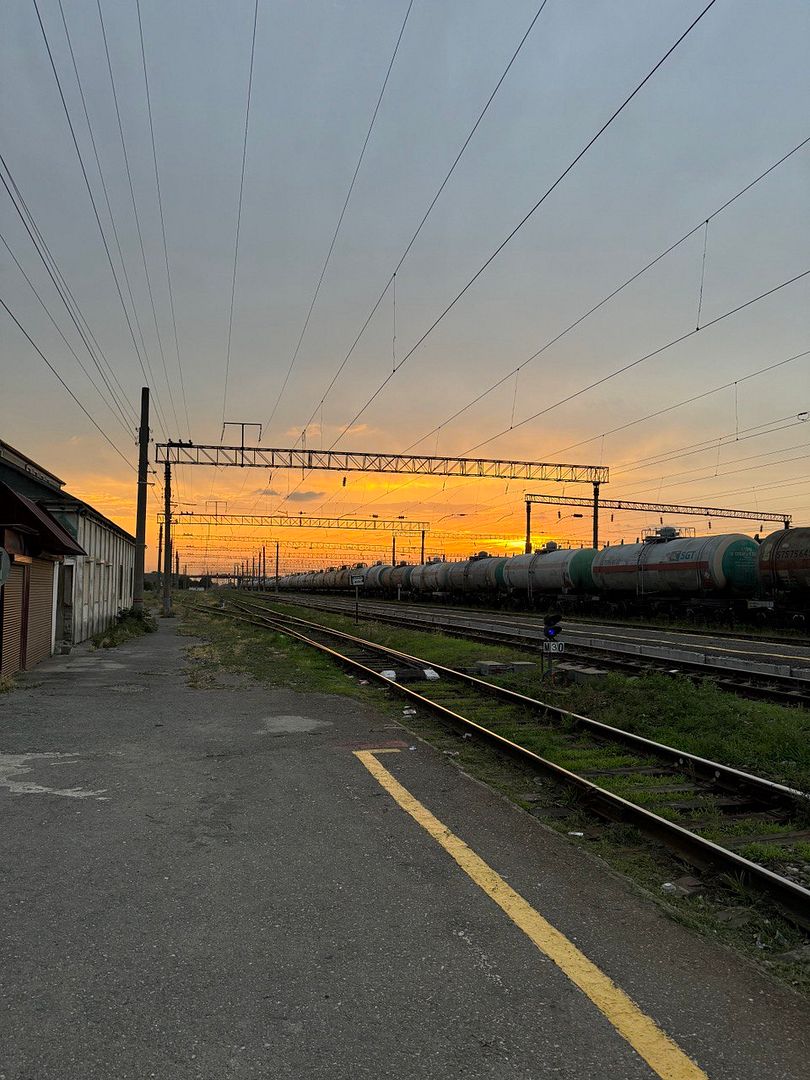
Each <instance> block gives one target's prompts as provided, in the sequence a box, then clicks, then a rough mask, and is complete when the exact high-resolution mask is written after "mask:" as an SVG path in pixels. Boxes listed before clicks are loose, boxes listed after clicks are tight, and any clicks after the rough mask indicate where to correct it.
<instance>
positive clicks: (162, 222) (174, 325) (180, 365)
mask: <svg viewBox="0 0 810 1080" xmlns="http://www.w3.org/2000/svg"><path fill="white" fill-rule="evenodd" d="M135 8H136V11H137V13H138V36H139V39H140V46H141V63H142V66H143V82H144V87H145V89H146V111H147V114H148V116H149V135H150V138H151V143H152V162H153V165H154V168H155V188H156V191H157V202H158V210H159V212H160V231H161V236H162V238H163V258H164V261H165V264H166V283H167V285H168V289H169V307H170V310H171V316H172V330H173V332H174V348H175V353H176V356H177V370H178V373H179V375H180V390H181V392H182V396H183V410H184V412H185V417H186V433H187V435H188V437H189V438H191V422H190V421H189V417H188V401H187V400H186V383H185V379H184V378H183V363H182V360H181V359H180V339H179V337H178V334H177V316H176V314H175V307H174V289H173V288H172V273H171V269H170V266H169V246H168V243H167V240H166V219H165V216H164V213H163V196H162V193H161V189H160V170H159V168H158V155H157V141H156V139H155V124H154V119H153V117H152V95H151V91H150V88H149V72H148V69H147V64H146V46H145V44H144V34H143V22H142V19H141V0H135Z"/></svg>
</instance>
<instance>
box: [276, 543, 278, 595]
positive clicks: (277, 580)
mask: <svg viewBox="0 0 810 1080" xmlns="http://www.w3.org/2000/svg"><path fill="white" fill-rule="evenodd" d="M276 592H278V540H276Z"/></svg>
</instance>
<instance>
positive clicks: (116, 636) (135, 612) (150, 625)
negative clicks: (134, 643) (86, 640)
mask: <svg viewBox="0 0 810 1080" xmlns="http://www.w3.org/2000/svg"><path fill="white" fill-rule="evenodd" d="M156 630H157V623H156V622H155V619H154V616H153V615H152V613H151V612H150V611H146V610H145V609H139V608H134V607H131V608H126V609H125V610H123V611H119V612H118V615H117V616H116V619H115V622H114V623H113V624H112V625H111V626H108V627H107V629H106V630H102V631H101V632H100V633H98V634H94V635H93V637H92V639H91V640H92V643H93V647H94V648H96V649H114V648H115V647H116V646H117V645H121V644H123V642H125V641H128V640H129V639H130V638H134V637H141V635H143V634H153V633H154V632H155V631H156Z"/></svg>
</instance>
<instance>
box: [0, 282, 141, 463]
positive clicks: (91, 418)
mask: <svg viewBox="0 0 810 1080" xmlns="http://www.w3.org/2000/svg"><path fill="white" fill-rule="evenodd" d="M0 305H2V307H3V308H4V309H5V311H6V313H7V314H8V316H9V318H10V319H11V320H12V322H13V323H14V324H15V326H16V327H17V329H18V330H19V331H20V333H21V334H22V335H23V336H24V337H25V338H26V340H27V341H28V343H29V344H30V345H31V348H32V349H34V351H35V352H36V353H38V355H39V357H40V358H41V360H42V361H43V362H44V363H45V365H46V366H47V368H48V370H49V371H50V372H51V373H52V374H53V375H54V376H55V377H56V378H57V379H58V380H59V382H60V383H61V384H62V388H63V389H64V390H65V391H66V392H67V393H68V394H69V395H70V397H71V398H72V399H73V401H75V403H76V404H77V405H78V406H79V408H80V409H81V410H82V412H83V413H84V415H85V416H86V417H87V419H88V420H89V421H90V423H91V424H92V425H93V427H94V428H95V429H96V431H98V433H99V434H100V435H101V436H102V437H103V438H104V439H105V440H106V442H108V443H109V444H110V446H111V447H112V448H113V450H114V451H115V452H116V454H118V456H119V457H120V458H121V460H122V461H124V462H126V464H127V465H128V466H129V467H130V469H132V470H133V472H137V470H136V468H135V466H134V465H133V464H132V462H131V461H129V460H128V459H127V458H126V456H125V455H124V454H123V452H122V451H121V450H120V449H119V448H118V447H117V446H116V445H115V443H114V442H113V441H112V439H111V438H110V436H109V435H108V434H107V432H106V431H105V430H104V428H103V427H102V426H101V424H99V422H98V421H97V420H96V419H95V417H94V416H93V414H92V413H91V412H90V410H89V409H88V408H87V407H86V406H85V405H84V404H83V403H82V402H81V401H80V400H79V398H78V397H77V396H76V394H75V393H74V392H73V391H72V390H71V388H70V387H69V386H68V384H67V383H66V382H65V380H64V379H63V378H62V376H61V375H60V374H59V372H58V371H57V370H56V368H55V367H54V365H53V364H52V363H51V361H50V360H49V359H48V357H47V356H46V355H45V353H44V352H43V351H42V349H40V347H39V345H37V343H36V342H35V341H34V339H33V338H32V337H31V335H30V334H29V333H28V331H27V330H26V329H25V327H24V326H23V324H22V323H21V322H20V320H19V319H18V318H17V316H16V315H15V314H14V312H13V311H12V310H11V308H10V307H9V306H8V304H7V303H6V302H5V300H4V299H3V298H2V296H0Z"/></svg>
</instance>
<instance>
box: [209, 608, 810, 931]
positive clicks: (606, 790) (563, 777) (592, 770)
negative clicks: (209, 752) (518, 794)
mask: <svg viewBox="0 0 810 1080" xmlns="http://www.w3.org/2000/svg"><path fill="white" fill-rule="evenodd" d="M211 610H212V611H213V612H214V613H215V614H218V615H220V616H223V617H225V618H229V619H232V620H236V621H242V622H246V623H248V624H250V625H252V626H255V627H260V628H264V629H267V630H271V631H274V632H277V633H283V634H285V635H287V636H289V637H291V638H293V639H295V640H297V641H299V642H301V643H303V644H305V645H307V646H310V647H312V648H315V649H317V650H319V651H320V652H321V653H324V654H325V655H327V656H329V657H331V658H332V659H333V660H335V661H336V662H338V663H340V664H342V665H343V666H345V667H347V668H349V670H350V671H351V672H353V673H354V674H356V675H359V676H361V677H363V678H365V679H368V680H369V681H370V682H371V681H374V682H378V683H382V684H383V685H385V686H386V687H387V688H388V689H389V690H391V691H393V692H395V693H397V694H399V695H401V696H402V697H404V698H405V699H407V700H408V701H409V702H410V703H411V704H412V705H414V706H416V707H417V708H420V709H424V710H427V711H429V712H431V713H432V714H434V715H437V716H439V717H440V718H441V719H442V720H444V721H445V722H447V723H449V724H450V725H451V726H452V727H453V728H454V729H455V730H456V731H458V732H460V733H461V734H462V735H463V736H465V737H473V738H475V739H476V740H478V741H480V742H482V743H485V744H486V745H488V746H490V747H491V748H493V749H495V750H496V751H497V752H499V753H501V754H504V755H507V756H508V757H510V758H512V759H514V760H516V761H517V762H519V763H520V764H521V765H522V766H523V767H524V768H526V769H528V770H530V771H531V772H533V773H539V774H542V775H544V776H547V777H551V778H552V779H553V780H554V781H555V782H556V783H558V784H560V785H562V786H563V787H565V788H567V789H569V790H572V791H574V792H575V793H576V796H577V799H578V801H579V803H580V804H581V805H582V806H583V808H584V809H586V810H589V811H592V812H595V813H596V814H598V815H599V816H600V817H602V818H606V819H608V820H610V821H613V822H617V821H618V822H623V823H626V824H630V825H633V826H635V827H636V828H638V829H639V830H640V831H641V832H643V833H644V834H645V835H647V836H650V837H653V838H655V839H656V840H658V841H660V842H662V843H663V844H665V845H666V846H667V847H668V848H670V849H671V850H673V851H675V852H676V853H677V854H678V855H680V856H681V857H682V858H683V859H684V860H685V861H686V862H688V863H689V864H690V865H693V866H696V867H699V868H703V869H707V868H708V869H711V870H712V871H714V872H716V873H719V874H723V875H728V876H730V877H732V878H733V879H734V880H736V881H739V882H741V883H742V884H743V885H745V886H747V887H749V888H752V889H755V890H757V891H758V892H760V893H762V894H764V895H766V896H768V897H769V898H770V899H771V900H772V901H773V902H774V903H776V904H777V906H778V907H779V908H780V909H781V910H782V911H783V912H784V913H785V914H786V915H787V916H788V917H790V918H791V919H792V920H793V921H794V922H796V923H798V924H799V925H801V926H803V927H805V928H806V929H810V889H808V888H807V883H810V867H808V866H806V865H805V866H804V867H801V866H795V867H793V868H792V869H794V870H795V871H796V873H795V874H794V875H788V874H786V873H785V874H782V873H776V872H775V871H773V870H771V869H768V868H767V867H765V866H762V865H760V864H758V863H756V862H753V861H751V860H750V859H747V858H745V857H744V855H742V854H740V853H739V851H738V850H735V849H739V848H744V847H745V846H746V844H748V843H749V842H751V841H752V840H755V841H756V842H757V843H761V844H767V845H769V846H772V847H774V848H779V849H784V850H786V851H790V849H791V846H792V845H794V844H796V843H801V842H807V841H810V828H809V827H808V825H810V796H808V795H807V794H805V793H804V792H800V791H796V790H794V789H792V788H789V787H786V786H785V785H783V784H778V783H774V782H773V781H770V780H767V779H764V778H762V777H757V776H754V775H751V774H748V773H744V772H742V771H740V770H738V769H733V768H730V767H729V766H726V765H722V764H720V763H718V762H714V761H709V760H707V759H705V758H701V757H698V756H697V755H694V754H690V753H688V752H685V751H681V750H678V749H677V748H675V747H671V746H666V745H664V744H662V743H658V742H654V741H652V740H650V739H646V738H643V737H641V736H638V735H635V734H633V733H632V732H628V731H623V730H622V729H620V728H615V727H612V726H610V725H607V724H604V723H601V722H599V721H595V720H592V719H590V718H588V717H585V716H580V715H578V714H575V713H572V712H569V711H568V710H565V709H562V708H559V707H557V706H554V705H549V704H547V703H545V702H543V701H540V700H537V699H535V698H531V697H528V696H526V695H524V694H520V693H517V692H516V691H514V690H510V689H508V688H506V687H504V686H500V685H497V684H496V683H492V682H489V681H487V680H484V679H480V678H477V677H475V676H471V675H468V674H465V673H463V672H459V671H456V670H454V669H452V668H448V667H446V666H443V665H440V664H437V663H434V662H432V661H430V660H427V659H424V658H421V657H417V656H412V655H410V654H408V653H404V652H401V651H399V650H396V649H392V648H390V647H387V646H382V645H379V644H377V643H375V642H371V641H368V640H365V639H364V638H361V637H357V636H355V635H353V634H347V633H344V632H342V631H339V630H334V629H332V628H329V627H325V626H323V625H321V624H320V623H315V622H310V621H309V620H305V619H301V618H298V617H295V616H293V615H291V614H289V613H287V612H283V613H279V612H275V611H270V612H268V611H267V610H266V609H263V608H262V606H261V605H260V604H258V603H256V602H255V601H245V600H231V601H229V604H228V606H227V607H225V608H223V609H211ZM538 748H539V749H543V751H544V752H543V753H540V752H538ZM583 764H584V765H585V767H582V766H583ZM790 861H792V862H793V861H801V860H794V859H793V856H792V855H791V856H790Z"/></svg>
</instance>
